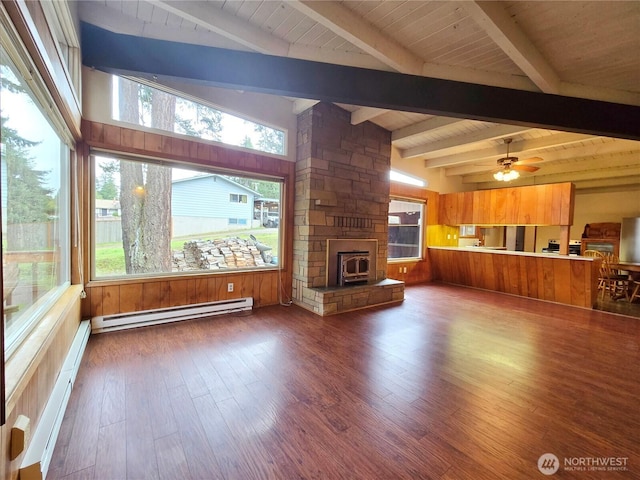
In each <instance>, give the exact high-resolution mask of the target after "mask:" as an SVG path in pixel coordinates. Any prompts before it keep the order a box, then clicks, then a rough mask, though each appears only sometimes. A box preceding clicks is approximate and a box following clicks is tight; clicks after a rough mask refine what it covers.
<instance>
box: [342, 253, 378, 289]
mask: <svg viewBox="0 0 640 480" xmlns="http://www.w3.org/2000/svg"><path fill="white" fill-rule="evenodd" d="M370 268H371V255H370V253H369V252H368V251H364V250H361V251H353V252H338V279H337V280H338V285H340V286H345V285H353V284H358V283H367V282H368V281H369V272H370Z"/></svg>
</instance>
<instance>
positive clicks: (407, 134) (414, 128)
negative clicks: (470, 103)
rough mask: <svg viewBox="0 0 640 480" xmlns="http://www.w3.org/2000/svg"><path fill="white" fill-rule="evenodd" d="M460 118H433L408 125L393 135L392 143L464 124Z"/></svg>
mask: <svg viewBox="0 0 640 480" xmlns="http://www.w3.org/2000/svg"><path fill="white" fill-rule="evenodd" d="M464 121H465V120H460V119H459V118H447V117H431V118H427V119H426V120H422V121H421V122H417V123H414V124H412V125H408V126H406V127H403V128H399V129H398V130H395V131H393V132H392V133H391V141H392V142H394V141H398V140H406V139H408V138H411V137H415V136H417V135H422V134H423V133H427V132H433V131H435V130H440V129H443V128H446V127H450V126H452V125H455V124H456V123H460V122H464Z"/></svg>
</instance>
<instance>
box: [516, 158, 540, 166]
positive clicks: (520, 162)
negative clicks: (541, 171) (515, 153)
mask: <svg viewBox="0 0 640 480" xmlns="http://www.w3.org/2000/svg"><path fill="white" fill-rule="evenodd" d="M541 161H542V158H540V157H531V158H523V159H522V160H518V163H519V164H520V165H522V164H525V163H536V162H541Z"/></svg>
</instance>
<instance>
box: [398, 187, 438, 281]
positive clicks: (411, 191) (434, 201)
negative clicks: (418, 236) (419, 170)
mask: <svg viewBox="0 0 640 480" xmlns="http://www.w3.org/2000/svg"><path fill="white" fill-rule="evenodd" d="M390 195H391V196H392V197H400V198H408V199H413V200H421V201H424V202H425V203H426V212H425V214H426V217H427V218H426V223H425V225H426V227H427V228H426V229H425V235H424V236H425V238H424V239H423V255H422V259H420V260H409V261H395V260H394V261H393V262H391V263H387V278H391V279H393V280H401V281H403V282H405V283H406V284H407V285H411V284H415V283H422V282H428V281H431V277H432V272H431V264H430V261H429V256H428V253H427V245H432V243H431V242H433V241H434V239H435V238H436V237H438V238H439V236H438V235H437V234H436V230H437V232H440V231H441V229H440V228H439V226H438V225H435V224H436V223H437V222H438V196H439V195H438V193H437V192H432V191H430V190H427V189H425V188H420V187H415V186H412V185H405V184H402V183H397V182H391V188H390ZM438 245H439V244H438ZM405 269H406V272H405Z"/></svg>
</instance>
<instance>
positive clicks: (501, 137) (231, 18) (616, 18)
mask: <svg viewBox="0 0 640 480" xmlns="http://www.w3.org/2000/svg"><path fill="white" fill-rule="evenodd" d="M78 12H79V17H80V19H81V20H83V21H85V22H87V23H91V24H94V25H97V26H99V27H102V28H105V29H108V30H111V31H114V32H116V33H125V34H130V35H137V36H142V37H148V38H155V39H163V40H173V41H180V42H186V43H193V44H200V45H205V46H215V47H221V48H228V49H235V50H244V51H255V52H259V53H266V54H270V55H277V56H283V57H290V58H298V59H306V60H314V61H321V62H327V63H334V64H339V65H348V66H356V67H365V68H373V69H378V70H387V71H397V72H401V73H409V74H413V75H423V76H427V77H433V78H441V79H449V80H456V81H463V82H470V83H477V84H482V85H491V86H498V87H506V88H511V89H518V90H527V91H537V92H543V93H548V94H557V95H565V96H570V97H579V98H588V99H594V100H602V101H607V102H613V103H622V104H629V105H635V106H640V54H638V52H640V2H638V1H635V0H632V1H618V2H598V1H593V2H590V1H557V2H548V1H505V2H478V1H475V2H473V1H465V2H458V1H391V0H386V1H368V0H367V1H316V2H308V1H297V0H290V1H165V0H148V1H121V0H100V1H98V0H91V1H81V2H78ZM291 101H292V111H293V112H294V113H298V112H300V111H302V110H304V109H306V108H308V107H309V106H310V105H312V104H313V102H312V101H310V100H305V99H291ZM341 106H342V107H343V108H345V109H347V110H349V111H350V112H351V118H352V123H354V124H358V123H361V122H364V121H367V120H369V121H371V122H373V123H376V124H378V125H380V126H382V127H384V128H386V129H388V130H390V131H391V132H392V138H393V145H394V147H395V148H396V149H397V150H398V154H399V157H400V158H401V159H402V164H403V165H407V162H410V165H411V168H410V170H411V171H412V173H415V172H418V173H419V172H421V171H424V170H422V169H426V170H427V171H430V170H432V169H442V170H441V171H442V172H443V173H444V175H445V176H446V177H460V180H461V182H462V183H464V184H473V186H474V188H492V187H495V186H496V185H497V183H496V182H495V181H494V180H493V177H492V175H491V174H492V172H493V171H494V170H495V168H496V161H497V159H498V158H500V157H501V156H504V154H505V153H506V145H505V139H512V143H511V145H510V153H513V154H514V155H515V156H517V157H520V158H528V157H541V158H542V161H540V162H538V163H536V166H538V167H540V169H539V170H538V171H537V172H534V173H527V174H524V175H523V176H522V177H521V178H520V179H519V180H516V181H514V182H512V185H519V184H532V183H538V184H540V183H553V182H560V181H573V182H574V183H576V186H577V188H578V189H582V190H583V191H598V190H604V189H607V190H624V189H640V142H637V141H632V140H623V139H615V138H607V137H597V136H591V135H583V134H576V133H567V132H559V131H552V130H548V129H540V128H525V127H518V126H514V125H501V124H493V123H489V122H482V121H476V120H465V119H453V118H446V117H435V116H430V115H423V114H417V113H409V112H400V111H389V110H384V109H379V108H372V107H357V106H354V105H344V104H341Z"/></svg>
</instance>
